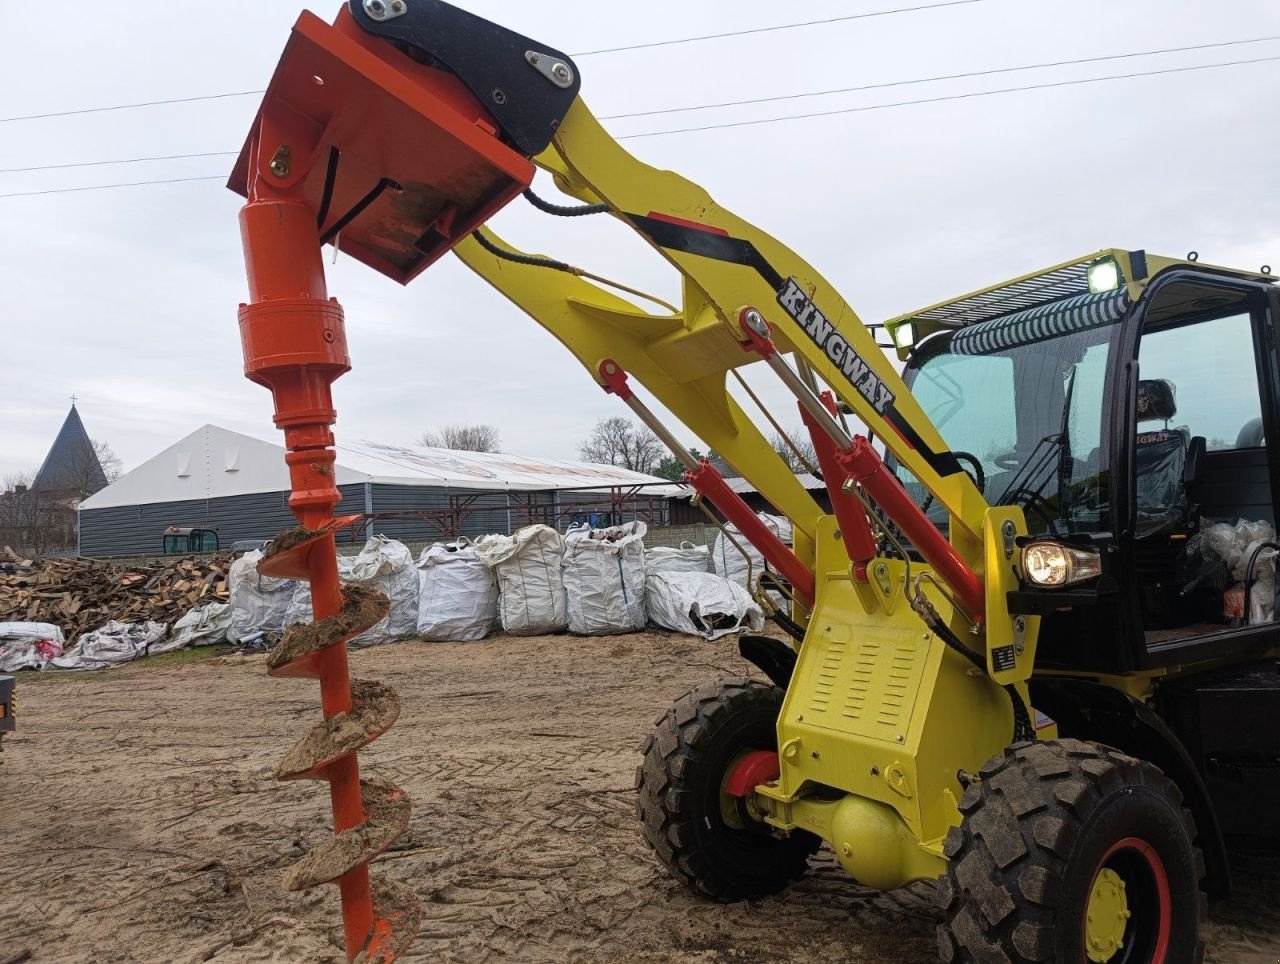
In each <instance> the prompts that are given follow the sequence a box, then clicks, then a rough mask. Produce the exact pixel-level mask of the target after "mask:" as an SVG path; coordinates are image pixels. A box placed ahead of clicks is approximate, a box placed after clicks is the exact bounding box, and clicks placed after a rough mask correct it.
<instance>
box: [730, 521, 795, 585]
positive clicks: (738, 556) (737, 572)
mask: <svg viewBox="0 0 1280 964" xmlns="http://www.w3.org/2000/svg"><path fill="white" fill-rule="evenodd" d="M756 515H758V516H759V517H760V519H761V521H762V522H764V524H765V525H766V526H768V527H769V528H770V529H772V530H773V534H774V535H776V536H777V537H778V538H779V539H781V540H782V542H783V544H784V545H788V546H789V545H791V538H792V536H791V520H789V519H787V518H786V517H785V516H780V515H769V514H768V513H767V512H757V513H756ZM726 532H727V533H728V534H729V535H732V536H733V539H734V540H737V542H736V544H735V542H734V541H733V540H730V539H729V538H728V536H727V535H726V534H725V533H726ZM739 545H740V546H741V547H742V549H741V550H739V548H738V546H739ZM743 552H746V554H747V556H750V558H751V566H750V578H751V581H752V583H754V582H756V581H757V580H759V578H760V573H762V572H764V571H765V561H764V556H762V555H761V554H760V550H759V549H757V548H756V547H755V546H754V545H752V544H751V543H750V542H748V541H747V538H746V536H744V535H742V533H740V532H739V531H738V527H737V526H735V525H732V524H730V525H727V526H725V532H721V533H720V534H719V535H718V536H716V544H715V551H714V552H713V553H712V562H713V563H714V564H715V571H716V575H718V576H723V577H724V578H726V579H729V580H731V581H733V582H736V583H737V584H738V585H739V586H741V587H742V588H744V589H746V590H747V591H748V592H750V591H751V590H753V589H754V588H755V586H754V585H747V577H748V567H747V559H746V557H745V556H743Z"/></svg>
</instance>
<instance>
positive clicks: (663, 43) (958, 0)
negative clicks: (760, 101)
mask: <svg viewBox="0 0 1280 964" xmlns="http://www.w3.org/2000/svg"><path fill="white" fill-rule="evenodd" d="M983 2H985V0H945V2H944V3H928V4H922V5H920V6H915V7H897V8H895V9H893V10H873V11H871V12H870V13H855V14H850V15H849V16H846V17H828V18H826V19H825V20H805V21H802V22H801V23H780V24H777V25H775V26H772V27H751V28H749V29H747V30H730V31H728V32H726V33H708V34H702V35H700V36H697V37H681V38H679V39H678V40H654V41H652V42H650V43H642V44H628V45H627V46H625V47H602V48H601V49H599V50H584V51H582V52H581V53H576V54H570V55H569V56H571V57H594V56H596V55H597V54H617V53H622V52H623V51H627V50H651V49H653V48H654V47H674V46H675V45H677V44H693V43H701V42H702V41H704V40H724V39H725V38H726V37H746V36H750V35H753V34H762V33H775V32H777V31H779V30H796V29H799V28H801V27H819V26H826V25H827V24H833V23H847V22H848V21H850V20H870V19H871V18H873V17H892V16H894V15H896V14H900V13H917V12H920V11H926V10H940V9H942V8H943V7H962V6H965V5H967V4H970V3H983Z"/></svg>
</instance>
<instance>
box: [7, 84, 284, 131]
mask: <svg viewBox="0 0 1280 964" xmlns="http://www.w3.org/2000/svg"><path fill="white" fill-rule="evenodd" d="M265 93H266V91H265V90H240V91H234V92H232V93H228V94H204V95H201V96H199V97H171V98H169V99H167V100H144V101H139V102H138V103H136V104H112V105H110V106H108V107H81V108H78V109H76V110H59V111H52V112H50V113H48V114H24V115H22V116H21V117H0V124H10V123H13V122H14V121H29V120H44V119H45V118H47V117H73V116H75V115H78V114H102V113H106V112H107V111H112V110H133V109H134V108H136V107H160V106H162V105H164V104H194V103H196V102H197V101H202V100H223V99H225V98H228V97H251V96H253V95H254V94H265Z"/></svg>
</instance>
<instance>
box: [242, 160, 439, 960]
mask: <svg viewBox="0 0 1280 964" xmlns="http://www.w3.org/2000/svg"><path fill="white" fill-rule="evenodd" d="M241 226H242V230H243V236H244V246H245V258H246V262H247V264H248V270H249V278H250V293H251V298H252V301H251V303H250V304H247V305H243V306H242V307H241V309H240V333H241V340H242V342H243V346H244V357H245V372H246V374H247V375H248V376H249V378H250V379H252V380H253V381H255V382H258V383H259V384H261V385H264V386H266V387H267V388H269V389H270V390H271V393H272V395H273V397H274V398H275V408H276V424H277V425H278V426H279V427H280V428H282V429H283V430H284V436H285V448H286V449H287V451H288V454H287V455H286V462H287V463H288V466H289V475H290V481H291V483H292V488H293V492H292V495H291V496H290V498H289V507H290V508H291V509H292V510H293V512H294V514H295V515H296V516H297V517H298V521H299V522H300V523H301V526H300V528H298V529H295V530H291V531H289V532H285V533H282V534H281V535H280V536H278V537H277V538H276V539H275V540H274V541H273V544H272V550H271V552H270V554H269V555H268V556H267V557H266V558H264V559H263V561H262V562H261V563H260V564H259V567H258V569H259V572H261V573H262V574H264V575H271V576H275V577H278V578H288V579H298V580H307V581H309V582H310V583H311V598H312V605H313V607H314V612H315V620H316V621H315V622H314V623H312V624H309V625H302V626H294V627H291V628H290V629H289V630H288V632H286V634H285V636H284V638H283V639H282V640H281V641H280V644H279V645H278V646H277V647H276V649H275V651H274V652H273V653H272V654H271V656H270V658H269V661H268V662H269V671H270V673H271V674H272V675H273V676H284V677H303V678H313V679H317V680H319V682H320V703H321V710H322V713H323V722H322V723H320V724H318V725H317V726H315V727H314V728H313V729H312V730H311V731H310V732H309V733H307V734H306V736H304V737H303V739H302V740H301V741H300V742H299V743H298V744H297V745H296V746H295V747H294V748H293V749H292V750H290V751H289V753H288V755H287V756H286V757H285V759H284V760H282V761H281V763H280V764H279V765H278V766H277V768H276V776H277V777H278V778H280V779H283V780H301V779H309V780H323V781H327V782H328V784H329V797H330V801H331V803H332V806H333V828H334V832H335V836H334V838H333V839H332V840H330V841H328V842H326V843H324V844H322V845H321V846H319V847H317V848H316V849H315V850H313V851H312V852H311V853H309V854H308V855H307V856H306V857H304V858H303V859H302V860H301V861H299V862H298V863H297V864H295V865H294V866H293V867H292V868H291V869H290V870H289V871H288V873H286V874H285V880H284V884H285V887H286V888H288V889H290V890H305V889H307V888H310V887H315V886H318V885H319V884H323V883H334V884H336V885H337V886H338V890H339V892H340V893H341V895H342V918H343V930H344V933H345V938H346V949H347V957H348V959H350V960H357V959H358V960H364V961H369V962H374V961H391V960H394V959H395V957H396V956H397V955H398V954H399V953H400V952H401V951H402V950H403V949H404V948H405V947H407V946H408V944H409V942H410V941H412V939H413V936H414V934H415V933H416V932H417V927H418V910H417V902H416V900H415V899H414V898H413V896H412V894H410V893H408V892H407V890H406V889H405V888H402V887H399V886H395V885H391V884H389V883H385V882H384V883H382V884H380V885H378V886H374V887H371V886H370V881H369V870H368V866H367V865H368V862H369V861H370V860H371V859H372V858H373V857H375V856H377V855H378V854H379V853H381V852H382V851H383V850H385V849H386V848H387V847H388V846H389V845H390V844H391V843H392V842H393V841H394V840H395V839H396V837H398V836H399V835H400V834H402V833H403V832H404V830H405V829H406V827H407V826H408V822H409V800H408V797H407V796H406V795H405V794H404V792H403V791H401V790H400V789H398V788H397V787H394V786H392V785H390V784H386V783H381V782H375V781H361V779H360V767H359V764H358V762H357V759H356V753H357V751H358V750H359V749H360V748H361V747H363V746H365V745H367V744H369V743H370V742H372V741H373V740H375V739H376V738H377V737H378V736H379V735H380V734H381V733H383V732H384V731H385V730H386V729H387V728H388V727H390V726H391V724H392V723H393V722H394V721H395V719H396V716H397V715H398V713H399V701H398V700H397V698H396V695H395V693H394V691H392V690H390V689H388V688H386V687H383V686H380V685H379V684H377V683H371V682H365V681H356V682H355V683H354V684H353V683H352V681H351V678H350V674H349V671H348V666H347V641H348V640H350V639H352V638H353V637H355V636H357V635H359V634H360V633H361V632H363V631H364V630H366V629H368V628H369V627H370V626H373V625H374V624H375V623H377V622H378V621H379V620H380V619H382V618H383V617H384V616H385V615H386V614H387V606H388V604H387V600H386V597H384V596H381V595H380V594H376V593H364V592H361V591H360V590H357V589H353V588H348V589H346V590H345V593H344V591H343V590H342V588H341V586H340V584H339V581H338V560H337V550H336V547H335V544H334V533H335V532H337V531H339V530H341V529H344V528H346V527H347V526H350V525H351V524H352V523H353V522H355V521H356V520H357V519H358V518H359V517H358V516H347V517H344V518H341V519H335V518H334V517H333V510H334V508H335V507H336V506H337V504H338V501H339V499H340V498H341V495H340V493H339V492H338V489H337V486H336V485H335V484H334V464H335V459H336V453H335V452H334V448H333V445H334V438H333V433H332V431H331V428H330V427H331V426H332V425H333V422H334V419H335V412H334V409H333V402H332V396H331V386H332V383H333V381H334V380H335V379H337V378H338V377H339V376H341V375H342V374H343V373H344V372H346V371H347V370H348V369H349V367H350V365H349V363H348V361H347V351H346V339H345V335H344V331H343V317H342V309H341V307H340V306H339V305H338V303H337V301H335V300H331V299H329V298H328V296H327V293H326V290H325V283H324V269H323V267H322V265H321V259H320V240H319V235H318V233H317V228H316V214H315V211H314V210H313V209H312V208H311V207H310V206H309V205H308V204H307V203H306V202H305V200H303V199H301V198H299V197H295V196H290V195H289V194H288V193H287V192H285V193H278V192H276V191H273V190H272V189H271V188H270V187H268V186H267V185H265V184H262V183H261V182H258V183H257V184H255V185H254V187H253V188H252V189H251V191H250V196H249V203H248V204H247V205H246V206H245V208H244V210H243V212H242V214H241Z"/></svg>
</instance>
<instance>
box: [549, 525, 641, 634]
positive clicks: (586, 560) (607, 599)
mask: <svg viewBox="0 0 1280 964" xmlns="http://www.w3.org/2000/svg"><path fill="white" fill-rule="evenodd" d="M648 531H649V527H648V526H647V525H645V524H644V523H643V522H639V521H637V522H628V523H627V524H626V525H620V526H611V527H609V528H607V529H592V528H590V527H589V526H581V527H576V528H573V529H570V530H569V531H568V533H566V534H565V537H564V588H565V595H566V598H567V600H568V606H569V632H571V633H575V634H577V635H579V636H607V635H609V634H611V633H635V632H639V631H640V630H642V629H644V627H645V623H646V622H647V621H648V617H647V615H646V613H645V608H644V573H645V559H644V536H645V533H646V532H648Z"/></svg>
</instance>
